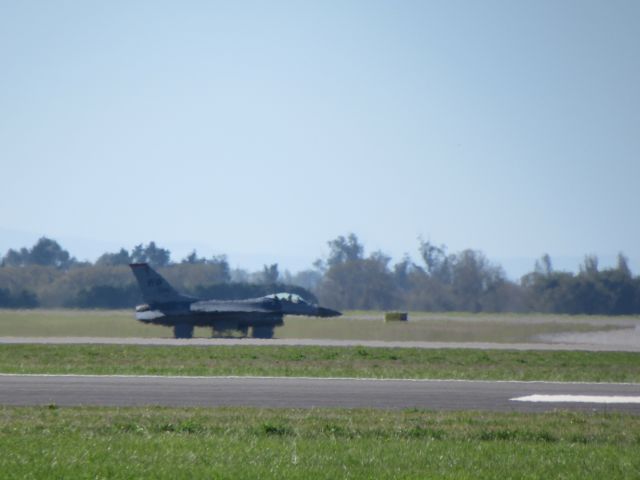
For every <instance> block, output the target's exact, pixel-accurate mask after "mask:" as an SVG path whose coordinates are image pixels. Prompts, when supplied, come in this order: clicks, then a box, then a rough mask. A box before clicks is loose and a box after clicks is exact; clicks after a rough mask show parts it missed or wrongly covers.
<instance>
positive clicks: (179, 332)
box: [173, 323, 193, 338]
mask: <svg viewBox="0 0 640 480" xmlns="http://www.w3.org/2000/svg"><path fill="white" fill-rule="evenodd" d="M173 336H174V337H176V338H193V325H191V324H190V323H177V324H176V325H174V327H173Z"/></svg>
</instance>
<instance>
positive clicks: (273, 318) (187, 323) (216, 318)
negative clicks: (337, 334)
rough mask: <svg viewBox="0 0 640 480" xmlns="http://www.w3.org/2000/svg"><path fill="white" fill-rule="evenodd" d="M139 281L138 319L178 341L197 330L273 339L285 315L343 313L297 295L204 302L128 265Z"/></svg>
mask: <svg viewBox="0 0 640 480" xmlns="http://www.w3.org/2000/svg"><path fill="white" fill-rule="evenodd" d="M129 266H130V267H131V270H132V271H133V274H134V275H135V277H136V280H137V281H138V285H139V286H140V290H141V291H142V298H143V299H144V301H145V304H144V305H138V306H137V307H136V318H137V319H138V320H140V321H141V322H144V323H154V324H158V325H165V326H167V327H173V333H174V336H175V337H176V338H191V337H193V328H194V327H212V328H213V331H214V334H216V333H224V332H231V331H233V330H236V331H239V332H240V334H241V335H242V336H247V335H248V332H249V327H251V336H252V337H254V338H272V337H273V329H274V328H275V327H277V326H280V325H282V324H283V323H284V322H283V320H282V317H284V316H285V315H307V316H312V317H336V316H339V315H341V313H340V312H337V311H335V310H331V309H329V308H324V307H320V306H318V305H314V304H312V303H309V302H307V301H306V300H304V299H303V298H302V297H300V296H299V295H296V294H295V293H274V294H272V295H267V296H266V297H260V298H249V299H246V300H201V299H198V298H195V297H190V296H188V295H183V294H181V293H178V292H177V291H176V290H175V289H174V288H173V287H172V286H171V285H169V283H168V282H167V281H166V280H165V279H164V278H163V277H162V276H161V275H160V274H159V273H158V272H156V271H155V270H154V269H153V268H151V267H150V266H149V265H148V264H146V263H132V264H130V265H129Z"/></svg>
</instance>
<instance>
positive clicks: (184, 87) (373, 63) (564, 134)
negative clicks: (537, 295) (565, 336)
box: [0, 0, 640, 276]
mask: <svg viewBox="0 0 640 480" xmlns="http://www.w3.org/2000/svg"><path fill="white" fill-rule="evenodd" d="M638 25H640V2H638V1H637V0H629V1H611V0H601V1H589V0H575V1H569V0H548V1H547V0H535V1H533V0H532V1H518V2H514V1H511V0H502V1H472V0H467V1H452V0H443V1H427V0H424V1H416V2H412V1H385V2H377V1H370V0H367V1H346V0H339V1H325V0H323V1H318V2H311V1H308V2H307V1H302V2H301V1H291V2H279V1H270V2H264V1H257V2H245V1H225V2H216V1H202V2H198V1H180V2H178V1H174V2H161V1H108V2H97V1H93V2H92V1H55V2H51V1H44V0H43V1H29V0H25V1H20V2H15V1H9V0H0V175H1V178H2V182H1V187H0V254H2V253H3V252H4V251H5V250H6V249H8V248H9V247H21V246H25V245H27V244H25V243H20V242H26V241H29V242H31V243H33V241H35V239H37V238H38V237H39V236H41V235H47V236H50V237H53V238H56V239H58V240H59V241H60V242H61V243H62V244H63V246H64V247H66V248H68V249H69V250H70V251H71V253H72V254H74V255H76V256H78V257H80V258H89V259H91V260H93V259H95V257H96V256H97V255H98V254H99V253H101V252H104V251H105V249H111V250H116V249H118V248H119V247H121V246H123V247H126V248H131V247H132V246H133V245H134V244H137V243H141V242H144V243H147V242H148V241H150V240H155V241H156V242H157V243H159V244H160V245H162V246H166V247H169V248H170V249H171V250H172V252H173V253H174V259H180V258H181V257H182V256H184V255H185V254H186V253H188V250H190V249H191V248H192V247H196V248H198V251H199V253H201V254H203V255H211V254H214V253H226V254H228V255H229V260H230V262H231V263H232V265H234V266H236V265H238V266H243V267H247V268H252V269H253V268H260V267H261V266H262V263H266V262H278V263H280V265H281V268H291V269H293V270H298V269H301V268H304V267H306V266H309V265H311V263H312V261H313V260H314V259H316V258H318V257H319V256H321V255H323V254H325V253H326V251H327V246H326V242H327V241H328V240H330V239H333V238H335V237H336V236H338V235H346V234H348V233H349V232H355V233H356V234H357V235H358V236H359V237H360V239H361V240H362V241H363V243H364V244H365V246H366V247H367V251H371V250H377V249H380V250H382V251H384V252H386V253H388V254H390V255H392V256H393V257H394V260H399V259H400V257H401V256H402V255H403V254H404V253H405V252H407V253H409V254H410V255H412V256H413V257H414V258H415V259H416V260H417V258H418V255H417V245H418V241H417V238H418V236H420V235H421V236H423V237H424V238H425V239H431V240H432V241H434V242H435V243H445V244H447V245H448V247H449V250H450V251H453V252H455V251H459V250H462V249H464V248H474V249H479V250H482V251H483V252H484V253H485V254H486V255H487V256H488V257H489V258H490V259H492V260H494V261H496V262H499V263H502V264H503V265H504V266H505V267H506V269H507V271H508V272H509V273H510V275H512V276H516V275H518V274H520V273H522V271H526V270H530V269H531V268H532V266H533V259H535V258H537V257H539V256H540V255H542V254H543V253H545V252H548V253H549V254H550V255H551V256H552V258H557V259H558V261H559V262H560V263H562V261H567V259H574V260H575V262H577V261H578V260H579V258H581V257H582V256H583V255H584V254H587V253H589V254H598V255H600V256H601V257H602V258H603V259H607V258H611V257H612V256H614V255H616V254H617V252H619V251H623V252H625V253H626V254H627V255H628V256H629V257H630V260H631V265H632V268H633V270H634V273H636V274H639V273H640V222H639V221H638V215H637V211H638V207H639V206H640V190H639V188H638V184H639V181H640V158H639V155H638V152H640V88H639V85H640V28H639V27H638ZM16 242H18V243H16ZM31 243H29V244H28V245H30V244H31ZM563 259H564V260H563ZM518 265H519V266H518ZM569 267H573V268H576V267H577V263H576V264H574V265H569ZM523 269H524V270H523Z"/></svg>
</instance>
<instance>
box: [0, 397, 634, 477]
mask: <svg viewBox="0 0 640 480" xmlns="http://www.w3.org/2000/svg"><path fill="white" fill-rule="evenodd" d="M0 451H1V452H2V455H0V472H2V478H6V479H11V478H35V479H39V478H47V479H49V478H113V479H124V478H171V479H173V478H214V479H215V478H260V479H272V478H273V479H281V478H300V479H306V478H331V479H333V478H353V479H359V478H470V479H471V478H474V479H475V478H567V479H573V478H575V479H584V478H610V479H613V478H638V476H639V475H640V416H633V415H622V414H605V415H603V414H589V413H546V414H496V413H483V414H478V413H465V412H458V413H440V412H437V413H435V412H425V411H418V410H411V411H400V412H397V411H396V412H385V411H379V410H375V411H374V410H337V409H323V410H294V409H280V410H271V409H259V408H217V409H171V408H97V407H92V408H56V407H55V406H51V407H49V408H47V407H40V408H26V407H0Z"/></svg>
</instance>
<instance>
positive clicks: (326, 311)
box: [318, 307, 342, 317]
mask: <svg viewBox="0 0 640 480" xmlns="http://www.w3.org/2000/svg"><path fill="white" fill-rule="evenodd" d="M340 315H342V313H340V312H339V311H337V310H331V309H330V308H324V307H318V316H319V317H339V316H340Z"/></svg>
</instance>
